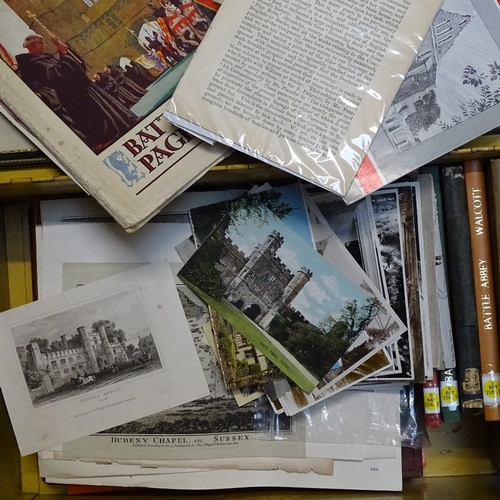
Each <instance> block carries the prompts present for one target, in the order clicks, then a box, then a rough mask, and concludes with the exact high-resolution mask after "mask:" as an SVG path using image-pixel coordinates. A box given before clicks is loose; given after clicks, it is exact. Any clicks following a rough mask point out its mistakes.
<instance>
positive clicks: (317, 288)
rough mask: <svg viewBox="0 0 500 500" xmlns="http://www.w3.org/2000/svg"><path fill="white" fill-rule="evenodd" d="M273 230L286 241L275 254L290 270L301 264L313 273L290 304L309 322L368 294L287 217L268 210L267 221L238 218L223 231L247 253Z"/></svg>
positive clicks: (335, 313) (315, 321) (294, 270)
mask: <svg viewBox="0 0 500 500" xmlns="http://www.w3.org/2000/svg"><path fill="white" fill-rule="evenodd" d="M273 230H276V231H278V232H279V233H280V234H281V235H282V236H283V238H284V240H285V241H284V244H283V245H282V247H281V248H280V249H279V250H278V251H277V254H276V255H277V256H278V257H279V258H280V259H281V260H282V262H283V263H284V264H285V265H286V266H287V267H288V268H289V270H290V271H291V272H292V273H294V274H295V273H296V272H297V270H299V269H300V268H301V267H306V268H308V269H310V270H311V271H312V273H313V276H312V279H311V280H310V281H309V283H307V285H306V286H305V287H304V289H303V290H302V291H301V292H300V293H299V295H298V296H297V297H296V298H295V299H294V301H293V302H292V304H291V305H292V306H293V307H295V308H296V309H298V310H299V311H300V312H301V313H302V314H303V315H304V316H305V317H306V318H307V319H308V320H309V321H310V322H311V323H313V324H316V325H317V324H318V323H319V322H320V321H323V320H324V319H325V318H326V317H328V315H332V316H334V317H335V316H338V315H339V314H340V311H341V309H342V307H343V306H344V304H345V301H346V300H348V299H356V300H357V301H358V302H360V303H364V302H365V301H366V300H367V298H368V295H367V294H366V293H365V292H364V291H363V290H362V289H360V288H359V287H357V286H355V285H353V284H352V283H351V282H350V281H349V280H348V279H347V278H346V277H345V276H344V275H343V274H342V272H341V271H340V270H338V269H336V268H335V267H334V266H333V265H331V264H330V263H329V262H328V261H327V260H325V259H324V258H323V257H322V256H321V255H319V254H318V253H317V252H316V251H315V250H314V248H313V247H312V246H311V245H309V244H307V243H306V242H305V241H304V240H303V239H302V238H301V237H299V236H298V235H297V234H296V233H295V232H294V231H292V230H291V229H290V227H289V226H288V220H287V224H285V223H284V222H283V221H281V220H280V219H279V218H278V217H276V216H274V214H272V212H271V211H269V217H268V218H267V222H266V223H262V221H261V220H259V221H256V220H255V219H246V220H239V221H238V222H237V224H236V225H235V226H234V227H233V226H230V227H229V228H228V230H227V232H226V234H227V236H228V237H230V238H231V239H232V240H233V242H234V243H235V244H236V245H237V246H238V247H239V248H240V250H242V251H243V253H244V254H245V255H247V256H248V255H249V254H250V253H251V252H252V250H253V249H254V248H255V247H256V246H257V245H258V244H259V243H261V242H263V241H264V240H265V239H266V237H267V236H268V235H269V234H270V233H271V232H272V231H273Z"/></svg>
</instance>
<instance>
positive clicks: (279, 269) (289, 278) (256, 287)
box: [218, 231, 312, 329]
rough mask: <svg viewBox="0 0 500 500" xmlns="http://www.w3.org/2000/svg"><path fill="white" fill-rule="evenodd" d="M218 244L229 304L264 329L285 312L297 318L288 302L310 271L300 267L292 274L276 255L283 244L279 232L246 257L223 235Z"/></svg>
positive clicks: (304, 281)
mask: <svg viewBox="0 0 500 500" xmlns="http://www.w3.org/2000/svg"><path fill="white" fill-rule="evenodd" d="M221 241H222V243H223V250H222V254H221V257H220V260H219V265H218V270H219V271H220V273H221V277H222V280H223V283H224V285H225V287H226V293H225V298H226V299H227V300H228V301H229V302H231V303H232V304H233V305H234V306H236V307H237V308H238V309H240V310H241V311H242V312H243V313H244V314H245V315H246V316H248V317H249V318H250V319H252V320H253V321H255V322H256V323H257V324H259V325H260V326H261V327H262V328H264V329H265V328H267V327H268V326H269V324H270V323H271V321H272V320H273V318H274V317H275V316H277V315H283V314H284V313H285V312H288V313H294V314H295V315H299V316H301V315H300V313H298V312H297V311H295V310H294V309H293V308H292V307H291V303H292V301H293V300H294V299H295V297H297V295H298V294H299V293H300V291H301V290H302V289H303V288H304V287H305V286H306V284H307V283H308V282H309V280H310V279H311V278H312V272H311V271H310V270H309V269H307V268H305V267H302V268H301V269H299V270H298V271H297V272H296V273H295V274H293V273H292V272H291V271H290V270H289V269H288V268H287V266H286V265H285V264H284V263H283V262H282V261H281V259H280V258H279V257H278V256H277V255H276V252H277V251H278V249H279V248H280V247H281V246H282V245H283V243H284V239H283V236H281V234H280V233H279V232H277V231H273V232H272V233H271V234H269V235H268V236H267V238H266V239H265V241H264V242H262V243H259V244H258V245H257V246H256V247H255V248H254V250H253V251H252V253H251V254H250V255H249V256H248V257H245V255H244V254H243V252H241V250H240V249H239V248H238V247H236V245H234V243H233V242H232V240H231V239H230V238H227V237H226V236H224V237H222V238H221Z"/></svg>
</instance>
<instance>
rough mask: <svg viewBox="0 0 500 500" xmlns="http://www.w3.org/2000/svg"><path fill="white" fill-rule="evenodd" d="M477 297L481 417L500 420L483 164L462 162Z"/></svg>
mask: <svg viewBox="0 0 500 500" xmlns="http://www.w3.org/2000/svg"><path fill="white" fill-rule="evenodd" d="M464 173H465V187H466V193H467V207H468V210H469V228H470V238H471V251H472V270H473V274H474V290H475V297H476V311H477V324H478V331H479V352H480V355H481V383H482V387H483V403H484V417H485V419H486V420H500V351H499V342H498V329H497V315H496V305H495V284H494V275H493V263H492V256H491V241H490V233H489V231H490V224H489V218H488V203H487V194H486V182H485V171H484V166H483V164H482V162H481V161H480V160H467V161H465V162H464Z"/></svg>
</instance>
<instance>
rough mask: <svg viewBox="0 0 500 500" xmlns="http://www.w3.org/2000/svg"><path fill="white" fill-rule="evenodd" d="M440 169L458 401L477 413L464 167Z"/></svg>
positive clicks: (478, 399) (478, 391)
mask: <svg viewBox="0 0 500 500" xmlns="http://www.w3.org/2000/svg"><path fill="white" fill-rule="evenodd" d="M441 173H442V188H443V204H444V218H445V233H446V242H447V251H448V256H449V259H448V277H449V284H450V287H449V292H450V305H451V317H452V327H453V334H454V344H455V354H456V358H457V375H458V382H459V395H460V404H461V407H462V410H464V411H467V412H475V413H477V412H480V411H481V410H482V408H483V399H482V391H481V381H480V370H481V361H480V355H479V334H478V329H477V314H476V303H475V296H474V282H473V273H472V256H471V246H470V232H469V222H468V214H467V198H466V192H465V178H464V171H463V167H462V165H456V166H450V167H444V168H443V169H442V172H441ZM451 256H453V258H451Z"/></svg>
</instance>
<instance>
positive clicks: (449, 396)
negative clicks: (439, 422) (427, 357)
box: [438, 368, 460, 423]
mask: <svg viewBox="0 0 500 500" xmlns="http://www.w3.org/2000/svg"><path fill="white" fill-rule="evenodd" d="M438 377H439V397H440V402H441V416H442V418H443V422H445V423H450V422H460V402H459V398H458V380H457V370H456V368H448V369H447V370H439V371H438Z"/></svg>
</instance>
